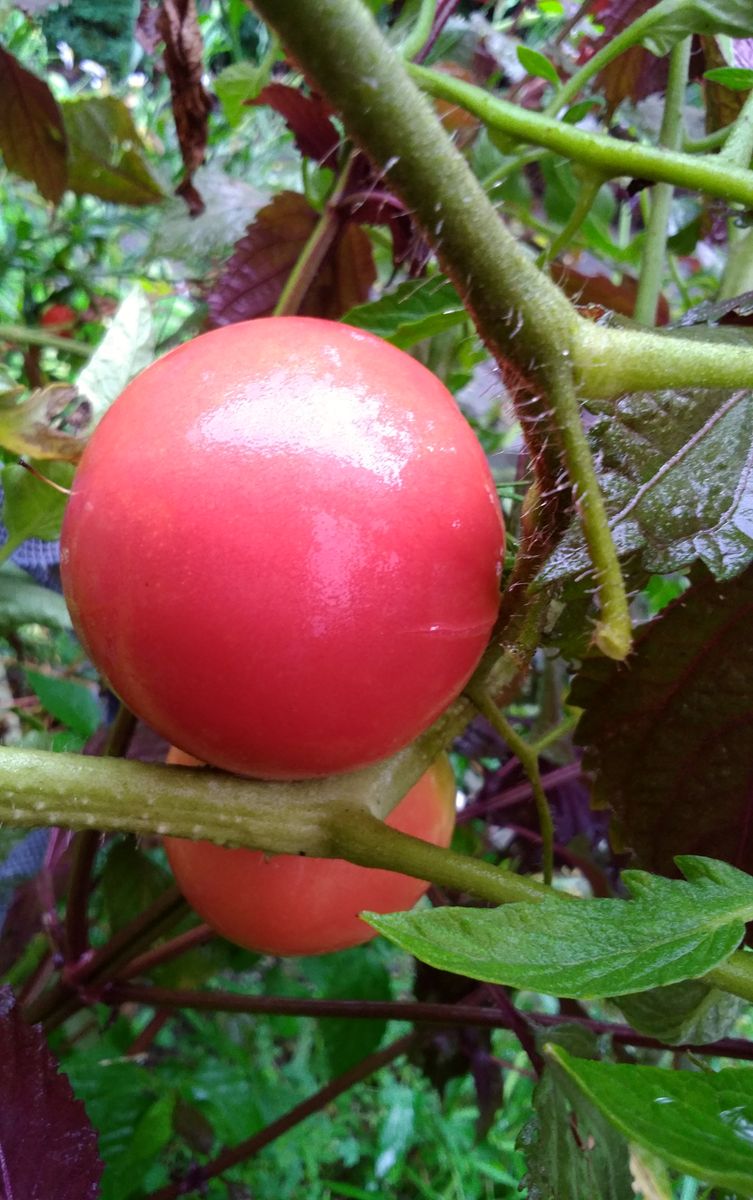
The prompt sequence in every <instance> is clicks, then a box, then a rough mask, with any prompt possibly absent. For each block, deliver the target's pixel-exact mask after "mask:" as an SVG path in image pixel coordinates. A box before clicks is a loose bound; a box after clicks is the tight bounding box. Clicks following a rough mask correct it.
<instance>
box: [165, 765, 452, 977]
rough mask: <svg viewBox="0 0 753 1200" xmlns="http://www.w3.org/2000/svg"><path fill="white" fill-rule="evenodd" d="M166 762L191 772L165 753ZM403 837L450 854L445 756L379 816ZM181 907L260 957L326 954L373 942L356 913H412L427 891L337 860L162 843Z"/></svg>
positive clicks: (177, 840) (175, 840)
mask: <svg viewBox="0 0 753 1200" xmlns="http://www.w3.org/2000/svg"><path fill="white" fill-rule="evenodd" d="M167 761H168V762H170V763H176V764H179V765H183V766H200V765H201V764H200V763H198V762H197V760H196V759H195V758H192V757H191V756H190V755H187V754H183V752H182V751H181V750H178V749H177V748H176V747H173V748H172V749H171V751H170V753H169V755H168V759H167ZM387 824H388V825H392V826H393V828H395V829H400V830H402V832H403V833H411V834H413V836H414V837H420V838H423V839H424V841H427V842H433V843H434V845H436V846H449V844H450V842H451V840H452V831H453V828H454V825H455V780H454V777H453V774H452V767H451V766H450V763H449V760H448V758H447V756H446V755H444V754H443V755H441V756H440V757H439V758H438V759H437V760H436V762H434V763H433V764H432V766H431V767H430V768H429V770H428V771H427V772H426V774H425V775H423V776H422V777H421V779H419V781H418V783H417V784H416V785H415V787H413V788H411V790H410V791H409V792H408V793H407V795H405V796H404V797H403V799H402V800H401V801H400V803H399V804H398V805H397V806H396V807H395V808H394V809H393V810H392V812H391V813H390V815H389V817H388V818H387ZM164 843H165V849H166V850H167V857H168V859H169V860H170V866H171V867H172V869H173V874H174V875H175V878H176V880H177V883H178V886H179V887H180V890H181V891H182V892H183V895H184V896H185V897H186V899H187V900H188V902H189V904H190V905H191V906H192V907H193V908H194V909H195V910H196V912H197V913H198V914H199V916H201V917H202V919H203V920H205V921H206V922H207V923H208V924H209V925H211V926H212V928H213V929H216V930H217V932H218V933H221V934H222V935H223V937H226V938H228V939H229V940H230V941H231V942H236V943H237V944H238V945H239V946H245V947H246V948H247V949H248V950H256V951H258V952H259V953H263V954H281V955H298V954H328V953H329V952H330V951H332V950H344V949H346V948H347V947H348V946H357V945H359V944H360V943H361V942H368V941H369V940H370V939H371V938H372V937H374V936H375V933H374V930H373V929H370V928H369V926H368V925H366V924H365V923H364V922H363V921H361V920H359V917H358V914H359V913H360V912H365V911H370V912H401V911H403V910H405V909H408V908H412V907H413V905H414V904H415V903H416V901H417V900H418V899H419V898H420V897H421V896H423V894H424V892H425V891H426V889H427V888H428V886H429V885H428V883H425V882H424V881H423V880H421V879H412V878H410V876H408V875H400V874H398V873H397V872H394V871H382V870H377V869H375V868H373V867H357V866H354V864H353V863H349V862H344V861H343V860H342V859H330V858H301V857H300V856H299V855H295V854H275V855H265V854H263V853H262V852H261V851H260V850H227V849H225V848H224V847H222V846H216V845H214V843H213V842H192V841H188V840H186V839H185V838H165V839H164Z"/></svg>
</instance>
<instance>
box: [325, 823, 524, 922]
mask: <svg viewBox="0 0 753 1200" xmlns="http://www.w3.org/2000/svg"><path fill="white" fill-rule="evenodd" d="M332 835H333V836H332V842H331V850H332V853H333V855H334V856H335V857H337V858H345V859H347V860H348V862H353V863H357V864H358V865H359V866H364V867H366V866H369V867H384V868H386V869H387V870H389V871H402V872H403V873H404V874H406V875H412V876H414V877H415V878H418V879H430V880H431V881H432V882H433V883H436V884H438V885H439V886H440V887H445V888H451V889H453V890H454V891H458V892H467V893H469V894H470V895H472V896H477V897H478V899H479V900H487V901H488V902H489V903H490V904H509V903H511V902H513V901H521V900H528V901H534V902H535V901H538V900H543V899H544V897H545V896H546V895H547V894H548V890H547V889H546V888H545V887H544V886H543V885H542V884H540V883H537V882H536V881H535V880H534V879H527V878H526V877H525V876H523V875H515V874H513V872H512V871H506V870H503V869H502V868H500V867H497V866H494V865H493V864H492V863H488V862H485V861H484V860H483V859H480V858H469V857H468V855H466V854H456V853H455V851H453V850H443V849H442V848H441V847H439V846H434V845H432V844H431V843H430V842H423V841H421V840H419V839H418V838H414V837H411V836H410V834H407V833H400V831H399V830H397V829H393V828H392V827H391V826H390V825H385V824H384V823H383V822H382V821H378V820H377V819H376V818H375V817H372V816H370V815H369V814H366V815H364V813H363V812H360V811H358V810H354V811H352V812H350V811H348V810H347V809H346V808H341V809H340V810H339V811H338V814H337V821H336V823H335V824H334V827H333V830H332Z"/></svg>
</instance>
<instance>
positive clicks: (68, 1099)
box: [0, 988, 102, 1200]
mask: <svg viewBox="0 0 753 1200" xmlns="http://www.w3.org/2000/svg"><path fill="white" fill-rule="evenodd" d="M0 1154H1V1157H0V1164H2V1165H1V1169H0V1182H2V1187H3V1195H4V1196H7V1197H8V1198H9V1200H11V1198H12V1200H52V1198H53V1197H54V1200H94V1198H95V1197H96V1195H97V1193H98V1183H99V1179H100V1176H101V1174H102V1163H101V1162H100V1160H99V1156H98V1154H97V1135H96V1133H95V1131H94V1129H93V1128H92V1126H91V1124H90V1123H89V1120H88V1118H87V1116H86V1111H85V1109H84V1106H83V1104H81V1102H80V1101H79V1100H76V1099H74V1096H73V1092H72V1091H71V1086H70V1084H69V1082H68V1080H67V1079H66V1077H65V1076H64V1075H61V1074H59V1072H58V1069H57V1064H56V1063H55V1060H54V1058H53V1057H52V1055H51V1054H50V1052H49V1050H48V1049H47V1044H46V1041H45V1039H44V1036H43V1034H42V1031H41V1028H40V1027H39V1026H32V1025H28V1024H27V1023H26V1022H25V1021H24V1019H23V1017H22V1016H21V1014H20V1012H19V1011H18V1009H17V1008H16V1007H15V1005H14V1002H13V997H12V995H11V993H10V989H7V988H4V989H2V991H0Z"/></svg>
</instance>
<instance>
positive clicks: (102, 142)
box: [60, 96, 165, 207]
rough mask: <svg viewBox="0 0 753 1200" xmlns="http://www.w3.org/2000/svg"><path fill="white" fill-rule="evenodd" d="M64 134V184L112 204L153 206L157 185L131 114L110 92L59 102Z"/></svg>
mask: <svg viewBox="0 0 753 1200" xmlns="http://www.w3.org/2000/svg"><path fill="white" fill-rule="evenodd" d="M60 108H61V111H62V114H63V121H64V122H65V132H66V135H67V137H68V146H69V155H70V158H69V163H68V186H69V187H70V188H72V189H73V191H74V192H77V193H78V194H86V193H88V194H89V195H92V196H99V198H100V200H112V201H113V202H114V203H116V204H132V205H135V206H137V207H139V206H141V205H144V204H157V203H159V201H160V200H164V198H165V192H164V190H163V188H162V184H161V183H160V182H159V180H158V179H157V178H156V176H155V175H153V174H152V171H151V168H150V167H149V166H148V164H147V162H146V159H145V158H144V156H143V145H142V142H141V138H140V137H139V134H138V131H137V129H136V126H135V125H134V123H133V117H132V116H131V114H130V112H129V111H128V109H127V108H126V106H125V104H124V103H123V101H122V100H117V99H116V98H115V96H86V97H84V98H82V99H80V100H65V101H63V103H62V104H61V106H60Z"/></svg>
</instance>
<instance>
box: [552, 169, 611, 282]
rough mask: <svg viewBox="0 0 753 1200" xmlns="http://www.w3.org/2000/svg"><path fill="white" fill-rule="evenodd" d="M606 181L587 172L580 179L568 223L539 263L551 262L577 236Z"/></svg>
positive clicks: (597, 175) (601, 176) (602, 177)
mask: <svg viewBox="0 0 753 1200" xmlns="http://www.w3.org/2000/svg"><path fill="white" fill-rule="evenodd" d="M603 183H604V176H603V175H599V174H592V173H590V172H589V173H587V174H586V175H585V176H584V178H583V179H581V181H580V188H579V190H578V196H577V199H576V201H575V206H574V208H573V211H572V212H571V213H570V216H569V217H568V220H567V222H566V224H565V225H564V226H563V227H562V229H561V230H560V232H559V233H558V234H557V236H556V238H554V240H553V241H552V243H551V245H550V246H549V249H548V250H547V251H546V252H545V254H543V255H542V256H541V259H540V260H539V265H540V266H543V264H544V263H547V262H551V261H552V260H553V259H555V258H556V257H557V255H558V254H561V253H562V251H563V250H565V249H566V248H567V247H568V246H569V245H570V243H571V241H572V240H573V238H574V237H575V235H576V233H577V232H578V230H579V229H580V227H581V225H582V224H583V222H584V221H585V219H586V217H587V216H588V214H589V213H590V211H591V209H592V208H593V205H594V201H595V200H596V197H597V196H598V194H599V192H600V191H601V187H602V184H603Z"/></svg>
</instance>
